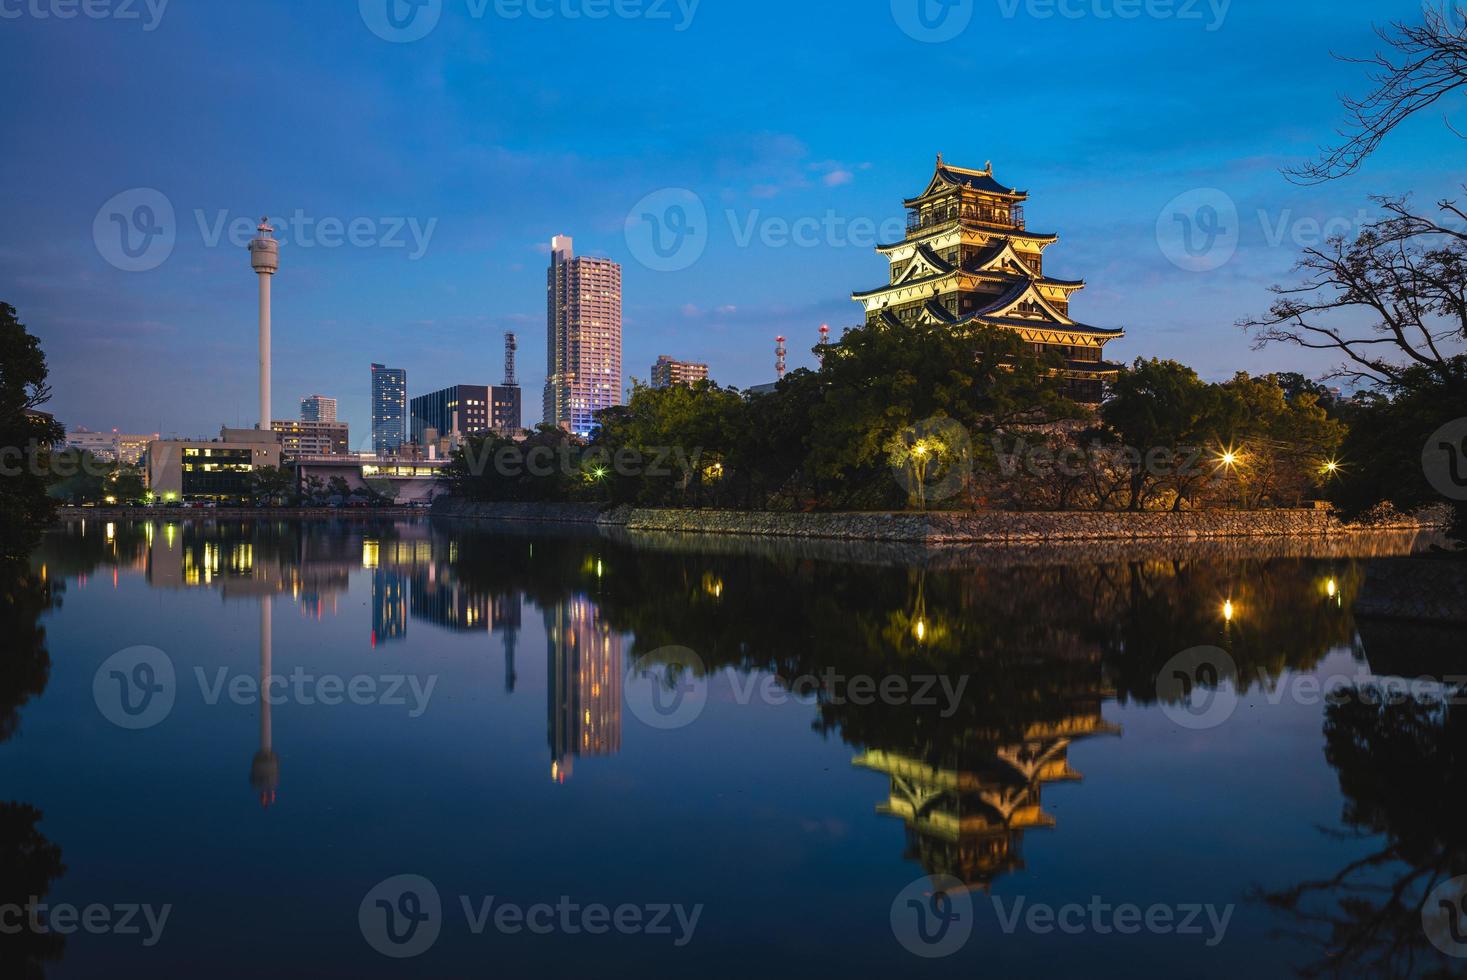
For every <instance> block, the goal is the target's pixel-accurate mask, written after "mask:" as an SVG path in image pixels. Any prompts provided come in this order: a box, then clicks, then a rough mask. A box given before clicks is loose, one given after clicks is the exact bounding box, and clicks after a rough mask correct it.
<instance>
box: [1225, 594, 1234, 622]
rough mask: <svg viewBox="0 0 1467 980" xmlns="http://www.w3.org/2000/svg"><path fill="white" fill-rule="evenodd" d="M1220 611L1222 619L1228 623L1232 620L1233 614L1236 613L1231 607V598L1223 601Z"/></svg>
mask: <svg viewBox="0 0 1467 980" xmlns="http://www.w3.org/2000/svg"><path fill="white" fill-rule="evenodd" d="M1222 613H1223V619H1225V620H1227V621H1228V622H1230V623H1231V622H1232V621H1233V616H1235V615H1236V614H1237V610H1236V609H1234V608H1233V600H1231V599H1229V600H1228V601H1227V602H1224V603H1223V610H1222Z"/></svg>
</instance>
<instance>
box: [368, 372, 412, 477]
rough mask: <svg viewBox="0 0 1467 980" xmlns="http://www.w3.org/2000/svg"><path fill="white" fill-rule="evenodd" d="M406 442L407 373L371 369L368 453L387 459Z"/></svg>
mask: <svg viewBox="0 0 1467 980" xmlns="http://www.w3.org/2000/svg"><path fill="white" fill-rule="evenodd" d="M407 439H408V397H407V372H406V371H404V370H403V369H401V368H390V367H386V366H384V365H381V364H373V365H372V451H373V452H375V453H376V454H377V455H378V456H391V455H393V454H395V453H396V452H397V451H398V450H399V449H401V448H402V444H403V443H404V442H407Z"/></svg>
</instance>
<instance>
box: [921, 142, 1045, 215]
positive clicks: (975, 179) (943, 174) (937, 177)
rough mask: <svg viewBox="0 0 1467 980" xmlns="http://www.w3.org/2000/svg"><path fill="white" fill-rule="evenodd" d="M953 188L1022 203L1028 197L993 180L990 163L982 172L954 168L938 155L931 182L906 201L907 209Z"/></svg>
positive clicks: (1025, 192) (965, 168)
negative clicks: (919, 192)
mask: <svg viewBox="0 0 1467 980" xmlns="http://www.w3.org/2000/svg"><path fill="white" fill-rule="evenodd" d="M954 187H966V188H968V189H969V190H974V191H978V192H979V193H982V194H992V195H994V196H996V197H1006V198H1009V199H1011V200H1016V201H1022V200H1024V199H1025V198H1027V197H1028V196H1029V192H1028V191H1021V190H1018V189H1017V188H1014V187H1006V186H1004V185H1003V184H1001V183H999V182H998V181H996V180H994V179H993V164H992V163H988V164H985V165H984V167H983V169H982V170H970V169H968V168H967V167H954V166H951V165H950V164H947V163H944V162H943V159H942V154H941V153H939V154H938V155H937V168H936V169H935V170H934V171H933V174H932V180H931V181H929V182H928V184H927V189H926V190H925V191H923V192H922V193H921V194H918V195H917V196H916V197H914V198H910V199H908V200H907V201H906V205H907V207H913V206H915V205H916V204H917V203H918V202H921V201H924V200H926V199H927V198H929V197H931V196H932V195H934V194H940V193H944V192H946V191H948V190H951V189H952V188H954Z"/></svg>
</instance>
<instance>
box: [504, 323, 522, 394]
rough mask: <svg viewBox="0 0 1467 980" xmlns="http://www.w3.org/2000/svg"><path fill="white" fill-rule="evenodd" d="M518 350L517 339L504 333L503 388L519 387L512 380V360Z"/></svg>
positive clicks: (517, 383)
mask: <svg viewBox="0 0 1467 980" xmlns="http://www.w3.org/2000/svg"><path fill="white" fill-rule="evenodd" d="M519 349H520V342H519V338H517V337H516V336H515V335H514V334H512V333H506V334H505V335H504V386H505V387H506V388H515V387H518V386H519V382H517V381H515V379H514V358H515V352H516V351H518V350H519Z"/></svg>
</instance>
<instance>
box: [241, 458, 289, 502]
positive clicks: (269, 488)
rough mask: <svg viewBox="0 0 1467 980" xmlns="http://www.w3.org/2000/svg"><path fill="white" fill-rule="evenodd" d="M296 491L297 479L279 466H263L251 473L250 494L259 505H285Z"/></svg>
mask: <svg viewBox="0 0 1467 980" xmlns="http://www.w3.org/2000/svg"><path fill="white" fill-rule="evenodd" d="M294 492H295V481H294V480H293V479H291V476H290V474H289V473H287V472H285V471H284V470H282V469H281V468H280V467H278V466H261V467H258V468H257V469H255V470H254V471H252V472H251V474H250V496H251V497H252V498H253V500H254V503H255V506H257V507H280V506H284V505H286V504H288V503H289V502H290V500H291V499H292V497H293V496H294Z"/></svg>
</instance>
